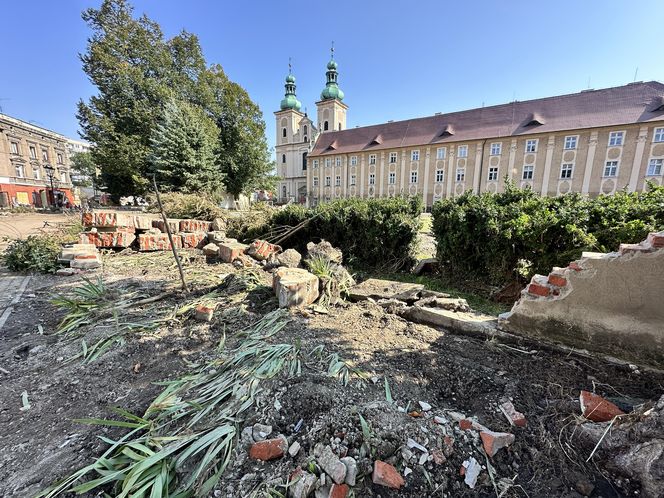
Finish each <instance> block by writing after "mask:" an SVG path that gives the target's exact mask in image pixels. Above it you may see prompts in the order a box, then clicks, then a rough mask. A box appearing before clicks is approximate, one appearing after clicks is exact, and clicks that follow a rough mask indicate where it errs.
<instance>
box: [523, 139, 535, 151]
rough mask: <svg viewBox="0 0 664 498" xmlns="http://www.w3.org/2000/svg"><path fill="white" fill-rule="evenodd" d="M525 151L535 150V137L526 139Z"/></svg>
mask: <svg viewBox="0 0 664 498" xmlns="http://www.w3.org/2000/svg"><path fill="white" fill-rule="evenodd" d="M526 152H537V139H536V138H535V139H532V140H526Z"/></svg>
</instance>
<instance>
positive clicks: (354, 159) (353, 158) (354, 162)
mask: <svg viewBox="0 0 664 498" xmlns="http://www.w3.org/2000/svg"><path fill="white" fill-rule="evenodd" d="M350 165H351V166H357V156H350Z"/></svg>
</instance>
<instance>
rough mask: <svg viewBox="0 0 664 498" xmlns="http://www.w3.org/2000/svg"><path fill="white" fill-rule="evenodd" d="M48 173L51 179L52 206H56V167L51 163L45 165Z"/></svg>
mask: <svg viewBox="0 0 664 498" xmlns="http://www.w3.org/2000/svg"><path fill="white" fill-rule="evenodd" d="M44 170H46V174H47V175H48V178H49V180H50V181H51V206H53V207H55V187H54V186H53V176H54V175H55V168H54V167H53V166H51V165H50V164H47V165H45V166H44Z"/></svg>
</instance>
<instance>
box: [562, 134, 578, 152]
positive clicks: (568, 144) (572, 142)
mask: <svg viewBox="0 0 664 498" xmlns="http://www.w3.org/2000/svg"><path fill="white" fill-rule="evenodd" d="M578 138H579V137H578V136H576V135H572V136H571V137H565V150H572V149H576V142H577V140H578Z"/></svg>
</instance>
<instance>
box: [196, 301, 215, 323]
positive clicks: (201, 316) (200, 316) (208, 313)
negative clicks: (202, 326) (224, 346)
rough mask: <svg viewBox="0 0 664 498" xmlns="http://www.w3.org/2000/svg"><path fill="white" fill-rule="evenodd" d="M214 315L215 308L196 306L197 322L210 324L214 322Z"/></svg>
mask: <svg viewBox="0 0 664 498" xmlns="http://www.w3.org/2000/svg"><path fill="white" fill-rule="evenodd" d="M213 314H214V307H213V306H205V305H204V304H199V305H198V306H196V314H195V317H196V320H200V321H202V322H210V321H212V315H213Z"/></svg>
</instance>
